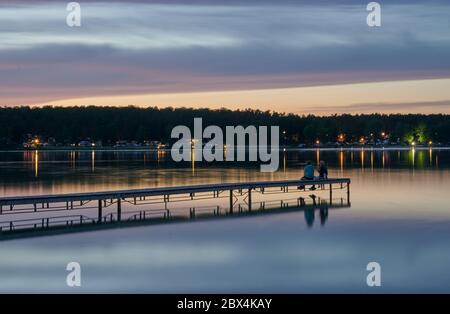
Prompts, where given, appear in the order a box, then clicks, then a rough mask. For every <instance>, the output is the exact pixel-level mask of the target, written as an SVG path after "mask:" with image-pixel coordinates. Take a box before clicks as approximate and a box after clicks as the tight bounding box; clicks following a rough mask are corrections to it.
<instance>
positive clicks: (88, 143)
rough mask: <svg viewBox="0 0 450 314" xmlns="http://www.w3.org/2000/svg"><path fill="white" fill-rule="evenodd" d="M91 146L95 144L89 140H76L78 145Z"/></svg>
mask: <svg viewBox="0 0 450 314" xmlns="http://www.w3.org/2000/svg"><path fill="white" fill-rule="evenodd" d="M92 146H95V144H94V143H93V142H91V141H90V140H83V141H80V142H78V147H92Z"/></svg>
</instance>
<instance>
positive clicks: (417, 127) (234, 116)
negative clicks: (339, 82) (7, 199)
mask: <svg viewBox="0 0 450 314" xmlns="http://www.w3.org/2000/svg"><path fill="white" fill-rule="evenodd" d="M195 117H201V118H203V125H204V127H205V126H207V125H212V124H213V125H217V126H219V127H222V128H224V127H225V126H227V125H233V126H236V125H242V126H248V125H255V126H259V125H267V126H272V125H277V126H279V127H280V132H282V133H281V137H283V138H282V139H281V140H284V141H285V142H286V143H290V144H297V143H305V144H312V143H315V142H317V141H320V142H321V143H326V142H336V139H337V138H338V137H339V136H340V135H341V134H343V135H344V136H345V141H347V142H355V141H358V139H359V138H361V137H366V138H368V137H372V138H379V137H380V134H382V133H383V134H387V135H388V137H389V140H390V141H401V142H411V141H416V142H417V143H425V142H427V141H433V142H436V143H437V142H441V143H450V115H444V114H431V115H423V114H406V115H405V114H357V115H350V114H341V115H330V116H315V115H296V114H285V113H278V112H274V111H260V110H252V109H245V110H234V111H232V110H229V109H225V108H223V109H218V110H212V109H206V108H205V109H193V108H171V107H168V108H157V107H148V108H141V107H133V106H130V107H95V106H88V107H1V108H0V145H2V146H5V145H6V146H7V145H17V144H21V143H22V142H23V141H24V140H25V139H26V138H27V136H29V135H33V136H41V137H43V138H45V137H52V138H54V139H55V140H56V141H57V142H60V143H66V144H67V143H74V142H77V141H80V140H83V139H86V138H90V139H92V140H96V141H97V140H98V141H102V142H103V143H104V145H108V144H113V143H115V142H116V141H119V140H125V141H131V140H136V141H145V140H162V141H165V142H169V141H170V133H171V131H172V128H173V127H175V126H177V125H186V126H188V127H192V125H193V121H194V118H195Z"/></svg>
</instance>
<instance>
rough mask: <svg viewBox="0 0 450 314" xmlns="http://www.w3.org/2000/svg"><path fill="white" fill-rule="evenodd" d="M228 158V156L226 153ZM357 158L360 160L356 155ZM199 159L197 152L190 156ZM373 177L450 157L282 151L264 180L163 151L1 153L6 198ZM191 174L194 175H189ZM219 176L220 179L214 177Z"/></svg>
mask: <svg viewBox="0 0 450 314" xmlns="http://www.w3.org/2000/svg"><path fill="white" fill-rule="evenodd" d="M224 153H225V152H224ZM355 153H356V154H358V155H357V158H356V159H355V155H354V154H355ZM191 154H192V156H193V157H195V151H192V152H191ZM367 154H369V157H370V169H371V171H370V173H371V174H373V173H374V172H375V171H380V170H383V169H386V170H387V171H390V170H391V169H396V170H399V171H410V172H411V174H413V175H414V174H415V171H416V170H431V169H434V170H438V169H441V168H442V169H447V168H448V167H449V165H450V151H449V150H446V149H438V148H431V147H430V148H426V149H419V148H412V149H405V150H389V149H385V150H376V149H370V152H368V151H367V149H360V150H357V149H352V150H345V149H338V150H326V149H314V150H303V151H289V150H287V151H283V152H282V156H280V158H282V160H281V163H280V169H279V171H278V172H275V173H269V174H262V173H260V172H259V171H258V168H259V164H258V163H255V162H253V163H251V162H246V163H244V162H213V163H206V162H202V161H192V162H180V163H175V162H172V160H171V158H170V152H166V151H164V150H159V151H101V150H88V151H37V150H36V151H25V152H0V183H1V184H2V185H3V186H2V194H3V195H24V194H26V195H29V194H33V193H39V194H40V193H56V192H58V193H69V192H81V191H93V190H96V191H99V190H105V189H121V188H141V187H152V186H164V185H182V184H191V183H193V182H196V183H207V182H230V181H232V182H236V181H240V180H248V181H252V180H259V179H261V180H271V179H280V180H281V179H291V178H298V177H301V172H302V168H303V165H304V163H305V161H307V160H314V161H315V163H316V164H317V162H318V161H320V160H321V159H323V160H325V162H326V163H327V164H328V167H329V171H330V177H333V176H334V177H345V176H346V175H347V176H348V174H346V173H347V172H348V171H349V170H352V171H353V170H355V169H359V171H360V172H361V173H362V174H363V173H365V170H366V167H367V166H368V165H366V162H367V161H368V160H367V158H368V156H367ZM186 169H189V171H190V175H189V176H186V175H185V170H186ZM214 173H216V174H214Z"/></svg>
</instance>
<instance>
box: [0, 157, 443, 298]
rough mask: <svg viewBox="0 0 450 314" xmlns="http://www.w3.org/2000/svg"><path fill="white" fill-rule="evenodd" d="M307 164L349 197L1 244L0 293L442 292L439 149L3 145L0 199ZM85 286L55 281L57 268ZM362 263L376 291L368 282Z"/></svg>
mask: <svg viewBox="0 0 450 314" xmlns="http://www.w3.org/2000/svg"><path fill="white" fill-rule="evenodd" d="M306 160H311V161H313V162H314V163H317V161H318V160H325V161H326V162H327V163H328V166H329V176H330V177H349V178H351V179H352V184H351V206H350V207H348V208H330V210H329V211H328V215H327V217H326V219H323V217H322V216H321V213H319V211H318V210H317V211H313V212H312V213H311V212H309V213H308V216H307V214H306V211H303V210H292V211H280V212H279V213H273V214H270V215H255V216H242V217H235V218H232V219H231V218H218V219H208V220H198V221H189V222H177V223H166V224H165V223H162V224H154V225H147V226H136V227H130V228H116V229H108V230H99V231H91V232H79V233H71V234H62V235H52V236H41V237H32V238H23V239H14V240H8V241H0V255H1V258H0V292H68V293H70V292H170V293H177V292H193V293H195V292H267V293H273V292H450V268H449V267H448V265H450V244H449V243H450V206H449V204H448V200H447V197H445V195H446V194H447V193H449V191H450V150H447V149H443V148H434V149H428V148H426V149H404V150H397V149H384V150H383V149H377V150H372V149H370V148H367V149H348V150H326V149H323V150H315V149H313V150H301V151H298V150H292V151H291V150H288V151H287V152H284V153H283V154H282V156H281V159H280V169H279V170H278V171H277V172H275V173H261V172H260V171H259V164H257V163H237V162H235V163H232V162H222V163H219V162H216V163H211V164H206V163H200V162H197V163H194V164H192V163H180V164H177V163H174V162H172V161H171V158H170V153H168V152H167V153H163V152H159V153H157V152H149V151H98V150H97V151H39V152H36V151H25V152H24V151H8V152H6V151H4V152H0V195H1V196H15V195H37V194H58V193H71V192H91V191H107V190H116V189H132V188H148V187H162V186H176V185H189V184H205V183H221V182H240V181H259V180H284V179H297V178H299V177H301V176H302V167H303V165H304V163H305V161H306ZM71 261H76V262H78V263H80V265H81V268H82V286H81V287H78V288H70V287H68V286H67V285H66V275H67V274H68V272H67V271H66V265H67V263H69V262H71ZM370 262H378V263H379V264H380V266H381V283H382V285H381V287H369V286H368V285H367V284H366V277H367V275H368V273H369V272H368V271H367V270H366V266H367V264H368V263H370Z"/></svg>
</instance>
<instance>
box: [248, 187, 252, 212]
mask: <svg viewBox="0 0 450 314" xmlns="http://www.w3.org/2000/svg"><path fill="white" fill-rule="evenodd" d="M248 210H249V211H251V210H252V189H251V188H250V189H248Z"/></svg>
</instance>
